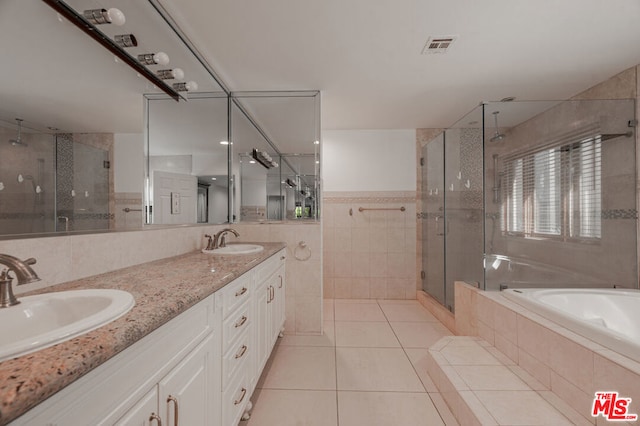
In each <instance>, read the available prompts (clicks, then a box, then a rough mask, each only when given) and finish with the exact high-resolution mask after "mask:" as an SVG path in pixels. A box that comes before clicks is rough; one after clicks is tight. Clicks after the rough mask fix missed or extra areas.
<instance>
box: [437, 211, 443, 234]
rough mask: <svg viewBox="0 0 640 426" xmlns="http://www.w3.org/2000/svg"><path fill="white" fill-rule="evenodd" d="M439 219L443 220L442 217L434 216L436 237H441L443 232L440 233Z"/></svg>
mask: <svg viewBox="0 0 640 426" xmlns="http://www.w3.org/2000/svg"><path fill="white" fill-rule="evenodd" d="M440 219H444V216H440V215H436V235H438V236H443V235H444V232H440Z"/></svg>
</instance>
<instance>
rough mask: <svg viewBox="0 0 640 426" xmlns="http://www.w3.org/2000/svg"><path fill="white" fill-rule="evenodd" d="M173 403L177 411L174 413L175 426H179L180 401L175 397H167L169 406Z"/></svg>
mask: <svg viewBox="0 0 640 426" xmlns="http://www.w3.org/2000/svg"><path fill="white" fill-rule="evenodd" d="M171 402H173V403H174V404H175V407H174V408H175V411H174V412H173V426H178V400H177V399H176V397H175V396H172V395H169V396H168V397H167V405H169V404H170V403H171Z"/></svg>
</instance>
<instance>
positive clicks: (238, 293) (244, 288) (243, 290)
mask: <svg viewBox="0 0 640 426" xmlns="http://www.w3.org/2000/svg"><path fill="white" fill-rule="evenodd" d="M246 292H247V288H246V287H242V290H240V291H237V292H236V297H238V296H242V295H243V294H245V293H246Z"/></svg>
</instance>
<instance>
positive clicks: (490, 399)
mask: <svg viewBox="0 0 640 426" xmlns="http://www.w3.org/2000/svg"><path fill="white" fill-rule="evenodd" d="M474 393H475V395H476V396H477V397H478V399H479V400H480V402H481V403H482V404H483V405H484V406H485V407H487V409H488V410H489V411H490V412H491V415H492V416H493V417H495V419H496V420H497V421H498V423H499V424H502V425H512V426H517V425H550V426H551V425H553V426H560V425H570V424H572V423H571V422H570V421H569V420H568V419H567V418H566V417H564V416H563V415H561V414H560V413H558V411H556V409H555V408H553V406H551V404H549V403H548V402H547V401H545V400H544V399H543V398H542V397H541V396H540V395H538V394H537V393H536V392H534V391H476V392H474Z"/></svg>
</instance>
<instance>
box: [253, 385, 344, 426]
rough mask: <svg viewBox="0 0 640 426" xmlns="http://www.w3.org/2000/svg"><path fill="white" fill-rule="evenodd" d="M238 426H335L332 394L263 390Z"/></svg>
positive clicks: (336, 412) (335, 418)
mask: <svg viewBox="0 0 640 426" xmlns="http://www.w3.org/2000/svg"><path fill="white" fill-rule="evenodd" d="M253 402H254V408H253V411H252V412H251V419H249V421H248V422H240V426H245V425H246V426H337V424H338V420H337V419H338V408H337V404H336V392H335V391H308V390H307V391H302V390H275V389H263V390H261V391H260V393H259V395H258V397H257V399H256V400H255V401H253Z"/></svg>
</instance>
